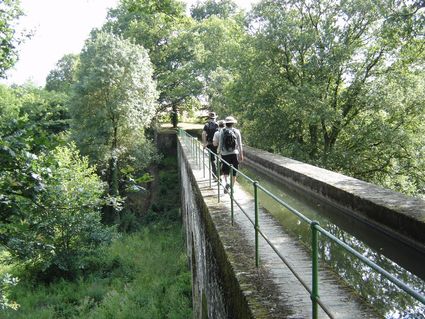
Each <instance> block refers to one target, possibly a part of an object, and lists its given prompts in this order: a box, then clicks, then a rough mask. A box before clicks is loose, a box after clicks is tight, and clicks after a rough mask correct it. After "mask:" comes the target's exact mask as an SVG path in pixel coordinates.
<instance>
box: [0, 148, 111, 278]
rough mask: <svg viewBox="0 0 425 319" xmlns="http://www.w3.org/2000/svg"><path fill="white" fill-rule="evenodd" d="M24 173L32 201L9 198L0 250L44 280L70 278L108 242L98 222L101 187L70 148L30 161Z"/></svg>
mask: <svg viewBox="0 0 425 319" xmlns="http://www.w3.org/2000/svg"><path fill="white" fill-rule="evenodd" d="M28 173H29V174H30V178H32V179H33V180H34V184H35V186H34V187H33V192H32V196H31V197H27V196H24V195H23V194H20V193H18V192H13V191H12V192H10V193H9V194H8V195H9V196H8V200H9V201H10V202H11V203H12V204H13V205H14V210H15V214H13V215H10V216H8V218H7V220H6V225H5V228H4V230H3V238H2V244H3V245H4V246H5V247H6V248H7V250H8V251H9V253H10V259H11V260H12V261H13V262H18V263H21V264H22V265H24V266H25V267H26V268H29V269H30V270H31V272H33V273H37V274H39V275H40V276H41V278H44V279H45V280H52V279H54V278H55V277H56V276H69V277H74V276H75V275H76V274H77V273H78V272H79V271H82V270H84V267H85V266H86V261H85V258H87V257H88V256H90V255H92V254H93V253H94V252H95V251H96V249H97V247H98V245H100V244H102V243H106V242H108V241H109V240H110V239H111V235H112V232H111V230H109V229H107V228H106V227H105V226H103V225H102V224H101V222H100V207H101V205H102V204H103V202H102V200H101V197H102V195H103V193H104V185H103V183H102V182H101V181H100V179H99V177H98V176H97V175H96V173H95V169H94V168H93V167H90V166H89V164H88V160H87V159H85V158H81V157H80V156H79V154H78V152H77V151H76V148H75V146H74V145H70V146H69V147H57V148H56V149H55V150H54V151H53V152H52V153H46V154H41V155H40V156H39V157H35V158H33V159H32V160H31V161H30V162H29V165H28Z"/></svg>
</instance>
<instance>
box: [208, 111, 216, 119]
mask: <svg viewBox="0 0 425 319" xmlns="http://www.w3.org/2000/svg"><path fill="white" fill-rule="evenodd" d="M208 117H209V118H210V119H216V118H217V114H215V112H210V114H208Z"/></svg>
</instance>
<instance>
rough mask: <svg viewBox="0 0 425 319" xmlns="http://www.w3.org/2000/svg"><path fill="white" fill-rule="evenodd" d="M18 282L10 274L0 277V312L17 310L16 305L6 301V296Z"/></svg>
mask: <svg viewBox="0 0 425 319" xmlns="http://www.w3.org/2000/svg"><path fill="white" fill-rule="evenodd" d="M17 283H18V280H17V279H16V278H14V277H12V276H11V275H10V274H8V273H5V274H4V275H3V276H1V275H0V312H1V311H2V310H6V309H13V310H16V309H18V304H17V303H16V302H14V301H11V300H9V299H8V297H7V294H8V293H9V290H10V289H11V287H12V286H16V284H17Z"/></svg>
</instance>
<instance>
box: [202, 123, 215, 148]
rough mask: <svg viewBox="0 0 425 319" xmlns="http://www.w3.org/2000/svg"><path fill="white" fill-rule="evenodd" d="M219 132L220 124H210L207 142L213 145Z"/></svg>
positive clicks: (207, 126)
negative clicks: (215, 134) (214, 138)
mask: <svg viewBox="0 0 425 319" xmlns="http://www.w3.org/2000/svg"><path fill="white" fill-rule="evenodd" d="M217 130H218V124H217V123H216V122H209V123H208V124H207V125H206V127H205V131H206V132H207V142H208V143H209V144H211V143H212V141H213V137H214V133H215V132H217Z"/></svg>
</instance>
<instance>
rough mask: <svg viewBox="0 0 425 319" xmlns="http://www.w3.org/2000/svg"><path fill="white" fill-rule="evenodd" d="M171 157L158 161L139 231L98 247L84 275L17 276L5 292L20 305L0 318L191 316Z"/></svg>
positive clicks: (189, 277)
mask: <svg viewBox="0 0 425 319" xmlns="http://www.w3.org/2000/svg"><path fill="white" fill-rule="evenodd" d="M174 160H175V158H174ZM174 160H173V159H169V158H167V159H166V160H164V161H163V162H162V163H161V164H160V165H161V167H160V171H161V173H160V183H159V190H158V195H157V201H156V203H154V204H153V205H152V206H151V209H150V210H149V212H148V214H146V215H145V217H144V218H143V220H142V221H139V222H140V225H141V226H140V230H139V231H137V232H133V233H131V234H122V235H121V236H120V238H118V239H116V240H115V241H114V242H113V243H112V244H111V245H110V246H108V247H103V248H102V249H101V253H100V254H99V256H94V257H93V261H92V262H91V266H90V267H91V269H88V271H87V275H86V276H85V277H80V278H79V279H77V280H75V281H66V280H60V281H56V282H53V283H50V284H48V285H42V284H40V283H34V282H31V281H25V280H22V281H21V282H19V283H18V284H17V285H16V286H14V287H12V288H11V289H10V294H9V296H8V297H9V299H10V300H14V301H16V302H17V303H18V304H19V305H20V307H19V308H18V310H12V309H9V310H5V311H1V310H0V318H10V319H15V318H16V319H18V318H19V319H21V318H26V319H27V318H31V319H47V318H58V319H60V318H67V319H68V318H93V319H94V318H96V319H97V318H114V319H120V318H123V319H124V318H125V319H131V318H138V319H143V318H146V319H148V318H149V319H152V318H174V319H179V318H181V319H187V318H191V317H192V309H191V275H190V271H189V269H188V266H187V257H186V253H185V248H184V241H183V236H182V230H181V223H180V216H179V210H178V207H179V204H178V203H179V193H178V176H177V172H176V168H175V166H176V164H175V161H174ZM6 270H7V271H10V270H11V269H10V268H5V267H3V268H0V275H1V273H2V272H5V271H6ZM12 273H13V270H12Z"/></svg>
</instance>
